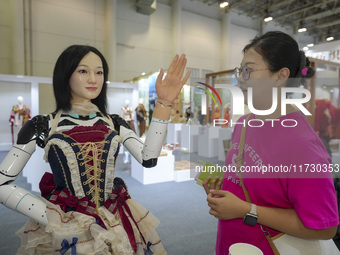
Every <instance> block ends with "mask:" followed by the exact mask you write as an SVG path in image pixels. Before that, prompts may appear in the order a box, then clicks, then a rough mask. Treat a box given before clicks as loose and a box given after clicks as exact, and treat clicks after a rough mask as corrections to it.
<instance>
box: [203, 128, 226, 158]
mask: <svg viewBox="0 0 340 255" xmlns="http://www.w3.org/2000/svg"><path fill="white" fill-rule="evenodd" d="M220 129H221V127H202V128H200V133H199V136H198V155H199V156H202V157H206V158H214V157H217V156H218V140H219V137H218V136H219V130H220Z"/></svg>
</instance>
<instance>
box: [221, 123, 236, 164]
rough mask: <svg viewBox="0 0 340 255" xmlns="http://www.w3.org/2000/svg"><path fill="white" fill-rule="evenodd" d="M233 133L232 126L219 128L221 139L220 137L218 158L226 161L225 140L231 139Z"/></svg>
mask: <svg viewBox="0 0 340 255" xmlns="http://www.w3.org/2000/svg"><path fill="white" fill-rule="evenodd" d="M232 133H233V129H232V128H230V127H227V128H221V129H220V130H219V139H218V160H220V161H223V162H224V161H225V150H224V144H223V141H224V140H231V135H232Z"/></svg>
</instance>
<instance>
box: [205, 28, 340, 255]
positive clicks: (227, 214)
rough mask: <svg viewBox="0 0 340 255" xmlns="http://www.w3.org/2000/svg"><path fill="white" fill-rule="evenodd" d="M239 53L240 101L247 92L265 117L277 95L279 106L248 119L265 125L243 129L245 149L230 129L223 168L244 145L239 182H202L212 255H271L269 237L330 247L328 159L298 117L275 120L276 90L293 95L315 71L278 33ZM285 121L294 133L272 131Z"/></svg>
mask: <svg viewBox="0 0 340 255" xmlns="http://www.w3.org/2000/svg"><path fill="white" fill-rule="evenodd" d="M243 53H244V56H243V59H242V62H241V66H240V67H239V68H236V69H235V75H236V78H237V80H238V85H239V87H240V88H241V90H242V91H243V92H244V94H245V98H247V96H248V95H247V93H248V88H250V87H251V88H252V89H253V93H252V98H251V99H252V102H251V103H252V104H253V106H254V108H255V109H257V110H267V109H270V108H271V106H272V104H273V99H272V98H273V90H274V88H277V89H278V97H277V98H278V102H277V108H276V110H273V111H272V113H270V114H269V115H265V116H264V115H257V114H251V115H250V117H249V121H250V120H252V119H257V120H260V121H262V122H263V125H258V126H256V125H247V122H245V126H246V133H245V140H244V143H242V141H241V140H240V139H241V132H242V129H243V126H242V125H236V126H235V129H234V133H233V137H232V145H231V149H230V150H229V152H228V155H227V157H226V160H225V164H226V166H229V165H231V166H235V167H236V165H237V160H236V159H239V158H237V156H238V155H239V146H242V144H244V149H243V151H242V153H240V155H241V156H242V157H243V165H242V167H243V168H241V169H242V174H241V175H240V174H237V173H233V172H226V173H225V177H224V180H220V181H217V179H213V180H212V181H211V183H210V184H208V181H209V178H208V179H206V180H205V182H204V188H205V191H206V193H207V195H208V196H207V201H208V205H209V207H210V211H209V213H210V214H211V215H213V216H215V217H216V218H217V219H219V221H218V229H217V242H216V248H215V250H216V254H217V255H222V254H228V250H229V247H230V246H231V245H232V244H234V243H249V244H252V245H255V246H257V247H258V248H260V249H261V250H262V252H263V253H264V254H265V255H268V254H270V255H271V254H273V250H272V248H271V247H270V244H269V241H268V240H267V238H266V235H268V234H269V235H270V236H272V237H274V236H276V235H278V234H279V233H285V234H289V235H292V236H296V237H300V238H305V239H319V240H320V239H321V240H326V239H331V238H332V237H333V236H334V235H335V233H336V229H337V225H338V224H339V216H338V209H337V201H336V194H335V190H334V184H333V179H332V164H331V163H332V162H331V159H330V157H329V155H328V153H327V150H326V149H325V147H324V145H323V143H322V142H321V140H320V139H319V137H318V136H317V134H316V133H315V132H314V130H313V129H312V127H311V126H310V125H309V124H308V122H307V121H306V118H305V116H304V115H303V114H302V113H300V112H299V111H298V110H297V109H296V108H295V107H293V106H291V105H287V109H286V114H283V115H282V114H281V110H282V109H281V104H280V98H281V94H280V89H281V88H284V87H298V86H299V85H300V84H302V83H303V80H304V79H306V78H307V79H308V78H311V77H312V76H313V75H314V70H313V69H312V68H311V67H310V66H309V64H310V63H309V61H308V59H307V58H306V57H305V54H304V52H303V51H299V47H298V44H297V43H296V41H295V40H294V39H293V38H291V37H290V36H289V35H287V34H285V33H282V32H277V31H276V32H275V31H273V32H267V33H266V34H264V35H262V36H259V37H255V38H254V39H253V40H252V41H251V42H250V43H249V44H248V45H246V46H245V47H244V49H243ZM246 117H248V116H243V117H242V118H241V119H240V120H238V122H242V121H243V120H245V121H246ZM285 120H293V121H294V123H296V125H293V126H291V127H286V126H282V125H277V123H282V121H285ZM273 123H275V125H273ZM241 148H242V147H241ZM288 167H290V168H288ZM322 167H323V170H321V169H322ZM250 170H252V171H250ZM264 170H266V171H264ZM319 170H320V171H319ZM242 182H243V183H242ZM247 193H248V194H249V197H247V196H248V195H247ZM249 201H250V202H249ZM333 245H334V244H333ZM334 249H336V247H335V245H334ZM334 251H335V252H336V250H334ZM315 252H316V254H323V253H320V251H315ZM305 254H307V253H305ZM308 254H311V253H308ZM332 254H334V253H332ZM336 254H338V253H336ZM281 255H282V254H281Z"/></svg>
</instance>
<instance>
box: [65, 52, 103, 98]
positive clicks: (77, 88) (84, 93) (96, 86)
mask: <svg viewBox="0 0 340 255" xmlns="http://www.w3.org/2000/svg"><path fill="white" fill-rule="evenodd" d="M103 83H104V69H103V64H102V61H101V59H100V57H99V56H97V55H96V54H95V53H93V52H89V53H88V54H87V55H85V57H84V58H83V59H82V60H81V61H80V62H79V65H78V67H77V68H76V70H75V71H74V72H73V74H72V76H71V78H70V88H71V94H72V101H71V103H81V102H84V101H89V100H91V99H95V98H96V97H97V96H98V95H99V94H100V92H101V90H102V87H103Z"/></svg>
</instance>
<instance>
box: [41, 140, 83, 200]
mask: <svg viewBox="0 0 340 255" xmlns="http://www.w3.org/2000/svg"><path fill="white" fill-rule="evenodd" d="M52 145H57V146H58V147H59V148H60V149H61V150H62V151H63V153H64V155H65V157H66V158H67V165H68V168H69V169H68V170H69V171H70V173H71V182H72V186H73V189H74V192H75V195H76V196H77V197H85V192H84V189H83V185H82V183H81V179H80V174H79V166H78V161H77V158H76V154H75V152H74V151H73V149H72V147H71V145H70V144H68V143H67V142H65V141H63V140H61V139H58V138H52V139H50V140H49V141H48V142H47V144H46V145H45V148H44V150H45V156H44V159H45V160H46V161H48V158H47V157H48V152H49V150H50V147H51V146H52ZM65 182H66V183H67V180H65Z"/></svg>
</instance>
